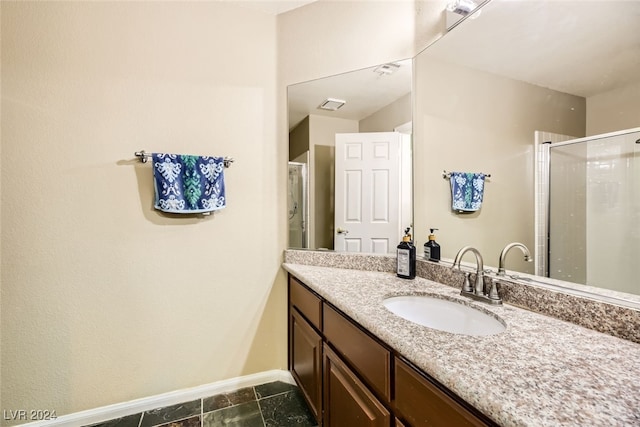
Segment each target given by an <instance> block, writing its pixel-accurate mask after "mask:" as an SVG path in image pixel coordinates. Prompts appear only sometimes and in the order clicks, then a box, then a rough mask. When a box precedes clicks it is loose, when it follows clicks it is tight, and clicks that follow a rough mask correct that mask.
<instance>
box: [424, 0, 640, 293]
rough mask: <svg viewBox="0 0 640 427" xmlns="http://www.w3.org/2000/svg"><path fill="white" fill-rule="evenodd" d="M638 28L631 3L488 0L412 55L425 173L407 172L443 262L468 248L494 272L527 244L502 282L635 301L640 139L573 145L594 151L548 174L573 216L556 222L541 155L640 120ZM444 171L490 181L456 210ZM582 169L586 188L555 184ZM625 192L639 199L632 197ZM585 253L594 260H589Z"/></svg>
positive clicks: (639, 12) (639, 9)
mask: <svg viewBox="0 0 640 427" xmlns="http://www.w3.org/2000/svg"><path fill="white" fill-rule="evenodd" d="M639 24H640V2H637V1H635V2H628V1H572V2H558V1H542V0H537V1H517V2H514V1H509V0H492V1H491V2H489V3H487V4H486V5H484V6H483V8H482V14H481V15H480V16H479V17H478V18H477V19H474V20H465V21H464V22H462V23H461V24H460V25H458V26H457V27H456V28H454V29H453V30H452V31H451V32H450V33H448V34H447V35H446V36H444V37H442V38H441V39H440V40H438V41H437V42H436V43H434V44H433V45H431V46H430V47H428V48H427V49H426V50H425V51H423V52H422V53H420V54H419V55H418V56H417V57H416V66H415V81H416V83H415V89H414V90H415V99H416V116H415V118H414V138H415V142H414V156H415V164H416V165H425V166H424V167H416V170H415V172H414V179H415V187H416V191H415V196H414V204H415V226H416V234H417V237H418V241H419V240H420V239H422V241H424V240H426V234H428V233H427V231H428V229H429V228H439V229H440V231H439V234H438V241H439V243H440V244H441V246H442V256H443V257H446V258H450V259H451V258H453V257H454V256H455V253H456V251H457V250H458V249H460V248H461V247H463V246H466V245H471V246H473V247H476V248H478V249H479V250H480V251H481V252H482V254H483V256H484V258H485V264H486V265H491V266H497V264H498V255H499V254H500V252H501V250H502V248H503V247H505V246H506V245H507V244H509V243H511V242H515V241H517V242H522V243H524V244H525V245H527V247H528V248H529V249H530V250H531V252H532V253H535V256H534V258H535V263H526V262H525V261H524V260H523V259H522V256H521V255H518V254H519V252H517V251H512V252H511V253H510V255H509V257H508V258H507V259H506V268H507V271H508V274H514V272H524V273H529V274H534V273H536V272H537V273H541V274H544V275H551V276H552V277H558V278H560V279H562V280H564V281H571V282H578V283H587V284H588V285H590V286H598V287H603V288H607V289H610V290H615V291H619V292H621V294H620V295H622V296H624V295H626V294H625V293H633V294H640V284H639V282H638V281H637V280H635V279H632V280H629V277H632V278H636V277H638V274H639V273H640V270H639V268H640V267H639V266H638V265H637V264H638V263H637V262H632V261H630V260H629V256H631V257H633V256H634V254H637V252H638V248H639V242H640V221H638V217H637V212H638V209H639V207H640V201H639V200H638V198H637V195H638V194H640V191H639V190H640V189H639V188H638V182H640V176H639V175H638V173H639V170H640V166H639V164H638V156H639V154H638V153H639V151H640V150H639V148H640V144H637V145H636V144H635V140H633V141H631V142H627V143H626V144H627V145H625V148H622V146H619V145H617V143H616V142H611V141H610V140H608V139H607V140H605V139H601V138H595V140H596V141H597V142H595V143H594V142H588V143H587V142H585V143H580V142H579V143H577V144H572V146H574V147H576V148H577V147H581V148H579V149H580V150H583V151H584V150H586V151H589V152H591V153H590V155H589V156H588V157H584V158H581V160H580V166H575V165H574V170H573V171H572V174H569V175H568V176H566V177H564V178H562V179H560V178H558V175H552V176H551V180H550V186H551V187H550V188H551V190H550V191H551V194H552V196H551V197H552V198H551V209H552V213H554V212H555V213H554V215H558V214H559V211H562V210H564V211H565V214H568V215H569V216H568V217H567V216H566V215H565V217H564V218H563V219H562V220H561V221H560V222H554V223H552V224H551V226H550V227H547V223H546V216H545V215H546V212H545V209H546V206H547V203H546V198H548V197H549V189H548V188H546V187H545V183H546V182H548V173H549V172H548V164H547V163H545V159H544V158H543V156H542V155H539V151H540V152H541V150H539V149H538V147H539V146H540V145H543V144H544V143H546V142H551V143H552V144H551V147H554V145H555V144H557V143H559V142H561V141H566V140H568V139H575V138H585V137H588V136H595V135H600V134H605V133H610V132H620V131H624V130H629V129H633V128H637V127H638V126H640V31H638V25H639ZM601 29H606V31H603V30H601ZM622 133H625V132H622ZM630 138H631V139H633V137H630ZM636 139H638V138H636ZM587 140H591V139H587ZM580 141H586V140H580ZM566 147H567V150H568V147H569V146H568V145H567V146H566ZM550 151H551V154H550V156H551V165H552V167H553V166H554V163H555V166H558V164H559V162H560V157H561V156H563V155H564V156H565V157H566V156H568V155H569V154H567V153H566V151H565V150H562V149H561V148H560V145H559V144H558V148H557V149H554V148H552V149H551V150H550ZM554 151H555V152H556V154H554ZM561 151H562V152H563V154H560V152H561ZM591 154H593V157H592V156H591ZM574 155H576V156H578V154H574ZM580 156H582V155H580ZM554 158H555V159H556V160H554ZM445 169H446V170H447V171H463V172H485V173H490V174H491V177H490V178H488V179H487V180H486V182H485V186H484V200H483V204H482V207H481V208H480V210H479V211H476V212H472V213H459V212H457V211H454V210H452V207H451V199H452V195H451V187H450V182H449V181H448V180H446V179H443V178H442V171H443V170H445ZM565 169H566V170H569V169H568V168H565ZM552 173H553V174H555V173H556V172H553V171H552ZM585 173H586V174H588V175H587V176H585ZM579 175H581V178H580V185H581V186H582V187H583V188H582V190H583V191H576V190H575V188H574V189H571V187H568V188H564V189H562V188H560V187H559V186H558V185H559V184H567V183H566V182H564V183H563V182H562V181H563V180H572V181H575V180H577V179H578V177H579ZM554 177H555V179H554ZM587 183H589V184H592V185H593V187H584V186H585V185H586V184H587ZM589 188H590V189H589ZM627 191H630V192H631V193H633V194H634V195H636V198H635V199H632V200H627V197H626V196H625V194H627V195H630V193H628V192H627ZM560 199H561V200H563V201H564V202H566V203H568V204H569V205H571V204H574V205H578V204H579V205H581V206H582V207H583V208H585V207H586V209H582V211H580V213H578V212H577V211H574V212H572V211H570V210H569V208H567V207H559V206H558V205H557V202H556V201H557V200H560ZM554 205H555V206H554ZM556 208H557V209H556ZM553 209H556V210H555V211H554V210H553ZM622 211H625V212H626V213H627V214H630V215H631V217H628V219H627V220H624V222H623V221H622V220H619V219H618V217H617V216H613V215H614V214H615V215H617V214H618V213H621V212H622ZM603 224H607V225H606V227H605V228H604V229H598V227H599V226H600V225H603ZM605 237H606V239H605ZM614 237H616V238H618V240H613V238H614ZM547 241H549V242H550V245H547V243H546V242H547ZM418 246H420V244H419V243H418ZM560 246H564V247H565V248H564V249H567V251H566V252H560ZM587 253H592V254H593V255H591V256H589V257H587V258H585V256H586V255H585V254H587ZM636 257H637V255H636ZM624 263H626V264H628V265H631V264H634V267H635V271H633V272H631V273H630V274H631V276H627V277H626V278H625V277H622V276H619V275H617V272H618V271H621V270H625V268H626V267H624V268H623V264H624ZM581 265H582V267H580V266H581ZM596 266H597V268H598V271H597V273H595V272H593V271H592V269H593V268H595V267H596ZM590 277H592V278H591V279H590ZM567 285H568V286H573V285H570V284H567Z"/></svg>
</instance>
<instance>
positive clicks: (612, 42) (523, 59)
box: [288, 0, 640, 129]
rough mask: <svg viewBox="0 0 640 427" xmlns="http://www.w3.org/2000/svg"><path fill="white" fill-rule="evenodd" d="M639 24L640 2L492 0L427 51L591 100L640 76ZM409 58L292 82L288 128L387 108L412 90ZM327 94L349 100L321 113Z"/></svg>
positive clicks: (630, 0)
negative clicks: (311, 117) (381, 68)
mask: <svg viewBox="0 0 640 427" xmlns="http://www.w3.org/2000/svg"><path fill="white" fill-rule="evenodd" d="M639 28H640V0H581V1H568V0H492V1H490V2H489V3H487V4H485V5H484V6H483V8H482V11H481V13H480V14H479V16H478V17H477V18H476V19H466V20H465V22H463V23H462V24H461V25H459V26H457V27H455V28H454V29H452V31H450V32H449V33H448V34H447V35H446V36H445V37H444V38H443V39H442V40H440V41H438V42H436V43H434V44H432V45H431V46H429V48H428V49H426V50H425V51H424V53H426V54H428V55H429V56H432V57H434V58H437V59H440V60H444V61H448V62H453V63H458V64H461V65H464V66H466V67H470V68H474V69H478V70H482V71H486V72H489V73H493V74H497V75H502V76H505V77H509V78H512V79H515V80H520V81H526V82H529V83H532V84H535V85H538V86H541V87H547V88H550V89H553V90H556V91H560V92H564V93H569V94H573V95H577V96H582V97H590V96H593V95H596V94H598V93H602V92H606V91H609V90H612V89H616V88H620V87H625V86H627V85H629V84H633V83H637V82H638V81H639V80H640V30H639ZM630 35H631V36H630ZM514 41H515V43H514ZM424 53H422V54H424ZM505 58H510V59H511V60H505ZM549 58H552V60H549ZM403 62H404V63H403V66H402V67H401V68H400V70H399V72H397V73H395V74H393V75H390V76H379V75H377V74H375V73H373V71H372V70H373V69H374V68H375V67H372V68H370V69H365V70H359V71H355V72H352V73H345V74H342V75H337V76H331V77H330V78H325V79H318V80H314V81H310V82H305V83H300V84H297V85H292V86H289V88H288V106H289V129H291V128H292V127H293V126H295V125H297V124H298V123H299V122H300V121H301V120H302V119H304V117H306V116H307V115H308V114H318V115H331V116H334V117H341V118H348V119H356V120H359V119H362V118H365V117H367V116H368V115H370V114H371V113H373V112H375V111H377V110H379V109H380V108H382V107H384V106H385V105H388V104H389V103H391V102H393V101H394V100H396V99H398V98H399V97H400V96H402V95H403V94H406V93H407V92H409V91H410V90H411V71H412V70H411V68H412V67H411V60H406V61H403ZM327 97H331V98H338V99H343V100H345V101H347V103H346V104H345V106H344V107H342V108H341V109H340V110H338V111H335V112H325V111H322V110H319V109H318V108H317V107H318V105H320V103H321V102H322V101H323V100H324V99H326V98H327Z"/></svg>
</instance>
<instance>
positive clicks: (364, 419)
mask: <svg viewBox="0 0 640 427" xmlns="http://www.w3.org/2000/svg"><path fill="white" fill-rule="evenodd" d="M324 393H325V395H324V425H325V427H390V426H391V415H390V413H389V411H388V410H387V408H385V407H384V406H383V405H382V404H381V403H380V402H379V401H378V399H376V397H375V396H374V395H373V394H372V393H371V392H370V391H369V390H367V387H366V386H365V385H364V384H363V383H362V382H361V381H360V380H359V379H358V378H357V377H356V375H355V374H354V373H353V372H352V371H351V370H350V369H349V368H348V367H347V366H346V365H345V364H344V363H343V362H342V360H340V357H339V356H338V355H337V354H336V353H334V352H333V351H332V350H331V348H329V346H328V345H326V344H325V345H324Z"/></svg>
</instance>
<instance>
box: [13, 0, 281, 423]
mask: <svg viewBox="0 0 640 427" xmlns="http://www.w3.org/2000/svg"><path fill="white" fill-rule="evenodd" d="M1 7H2V23H1V24H2V34H1V36H2V123H1V125H2V181H3V183H4V185H3V188H2V190H3V191H2V230H3V234H2V255H3V256H2V263H1V267H2V278H1V279H2V282H1V284H2V319H1V320H2V328H1V329H2V355H1V357H2V404H1V406H2V409H7V410H8V409H55V410H56V411H57V413H58V415H62V414H66V413H69V412H74V411H79V410H83V409H88V408H94V407H97V406H101V405H106V404H111V403H116V402H123V401H127V400H130V399H136V398H141V397H145V396H150V395H155V394H158V393H164V392H168V391H172V390H176V389H181V388H185V387H191V386H196V385H199V384H204V383H209V382H213V381H216V380H221V379H225V378H230V377H235V376H238V375H243V374H248V373H253V372H258V371H263V370H267V369H275V368H285V367H286V303H285V301H286V299H285V280H284V274H283V273H282V271H281V270H280V262H281V254H282V250H283V248H284V247H285V239H286V214H285V212H286V211H285V209H286V202H285V191H284V190H283V191H280V190H281V189H284V188H286V175H285V174H286V169H285V164H286V156H287V153H286V149H285V147H284V144H277V143H276V139H275V136H276V119H277V114H276V108H277V102H276V100H277V94H276V81H277V76H276V69H277V63H276V61H277V50H276V33H277V31H276V18H275V17H273V16H270V15H266V14H263V13H258V12H252V11H251V10H248V9H244V8H239V7H237V6H233V5H229V4H226V3H218V2H2V6H1ZM141 149H146V150H148V151H171V152H189V153H194V154H212V155H223V156H225V155H226V156H232V157H234V158H235V160H236V162H235V163H234V164H233V166H232V167H231V168H230V169H228V170H227V174H226V184H227V199H228V207H227V208H226V209H225V210H223V211H221V212H219V213H216V214H215V215H213V216H211V217H208V218H190V217H186V218H177V217H170V216H166V215H162V214H159V213H158V212H156V211H154V210H153V209H152V194H153V187H152V180H151V176H152V175H151V164H150V163H149V164H146V165H143V164H141V163H140V162H138V161H137V160H135V159H134V156H133V152H134V151H137V150H141ZM247 265H250V268H247Z"/></svg>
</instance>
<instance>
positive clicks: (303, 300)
mask: <svg viewBox="0 0 640 427" xmlns="http://www.w3.org/2000/svg"><path fill="white" fill-rule="evenodd" d="M289 301H290V302H291V305H293V306H294V307H295V308H297V309H298V311H299V312H300V313H302V315H303V316H304V317H305V318H306V319H307V320H308V321H309V323H311V324H312V325H313V326H315V327H316V329H318V330H322V301H321V300H320V298H318V297H317V296H316V295H315V294H314V293H313V292H311V291H310V290H309V289H307V288H306V287H305V286H304V285H303V284H302V283H300V282H299V281H298V280H297V279H296V278H295V277H293V276H289Z"/></svg>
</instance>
